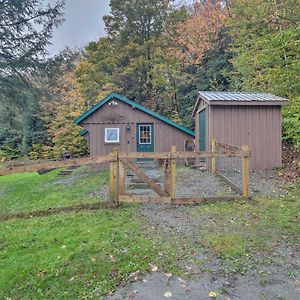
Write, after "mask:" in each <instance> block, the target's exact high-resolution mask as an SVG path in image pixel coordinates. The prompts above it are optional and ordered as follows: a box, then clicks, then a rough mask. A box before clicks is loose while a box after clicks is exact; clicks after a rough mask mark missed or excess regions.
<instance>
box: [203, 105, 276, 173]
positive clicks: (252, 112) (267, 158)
mask: <svg viewBox="0 0 300 300" xmlns="http://www.w3.org/2000/svg"><path fill="white" fill-rule="evenodd" d="M210 110H211V115H210V130H209V132H208V134H209V144H208V146H209V147H211V140H212V138H216V139H217V140H219V141H221V142H224V143H228V144H232V145H237V146H242V145H245V144H248V145H249V146H250V150H251V160H250V167H251V169H253V170H257V169H268V168H273V167H275V166H279V165H281V163H282V146H281V109H280V106H273V105H272V106H271V105H268V106H263V105H261V106H239V105H226V106H225V105H222V106H221V105H213V106H210Z"/></svg>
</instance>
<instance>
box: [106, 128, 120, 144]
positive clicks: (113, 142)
mask: <svg viewBox="0 0 300 300" xmlns="http://www.w3.org/2000/svg"><path fill="white" fill-rule="evenodd" d="M108 130H117V140H116V141H109V140H107V132H108ZM104 141H105V143H109V144H116V143H120V128H111V127H108V128H105V131H104Z"/></svg>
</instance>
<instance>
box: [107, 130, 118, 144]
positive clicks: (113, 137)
mask: <svg viewBox="0 0 300 300" xmlns="http://www.w3.org/2000/svg"><path fill="white" fill-rule="evenodd" d="M105 142H119V129H118V128H105Z"/></svg>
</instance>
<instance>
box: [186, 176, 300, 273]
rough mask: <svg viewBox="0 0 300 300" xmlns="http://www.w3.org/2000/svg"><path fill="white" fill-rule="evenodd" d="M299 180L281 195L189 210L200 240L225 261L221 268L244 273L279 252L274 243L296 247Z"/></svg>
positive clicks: (299, 218)
mask: <svg viewBox="0 0 300 300" xmlns="http://www.w3.org/2000/svg"><path fill="white" fill-rule="evenodd" d="M299 184H300V182H299V181H298V184H295V186H294V187H293V188H292V191H291V193H290V194H289V195H288V196H285V197H284V198H279V199H270V198H256V199H255V200H254V201H250V202H227V203H226V202H224V203H218V204H206V205H205V206H198V207H194V208H192V209H191V210H190V214H191V216H192V217H193V218H194V219H195V220H198V221H199V231H200V232H201V234H202V242H203V244H204V245H206V246H207V248H209V249H210V250H212V251H213V253H214V254H215V255H217V256H218V257H220V258H221V259H222V260H224V261H225V262H227V263H228V269H227V270H224V271H225V272H239V273H245V272H246V271H247V270H249V269H253V268H254V269H255V268H259V266H260V264H261V265H263V264H264V263H267V264H272V263H274V261H275V260H276V256H278V255H279V254H278V253H276V251H275V250H274V248H275V249H276V248H277V247H281V246H283V247H286V248H288V247H289V246H292V247H296V248H298V249H299V247H300V189H299ZM290 251H292V250H291V249H290Z"/></svg>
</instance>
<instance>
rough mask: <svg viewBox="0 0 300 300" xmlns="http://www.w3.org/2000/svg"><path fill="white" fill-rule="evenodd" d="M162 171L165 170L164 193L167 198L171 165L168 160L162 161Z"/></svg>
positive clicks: (169, 192) (169, 191) (169, 189)
mask: <svg viewBox="0 0 300 300" xmlns="http://www.w3.org/2000/svg"><path fill="white" fill-rule="evenodd" d="M164 169H165V180H164V187H165V192H166V193H167V194H168V195H169V196H171V165H170V160H169V159H166V160H165V161H164Z"/></svg>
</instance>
